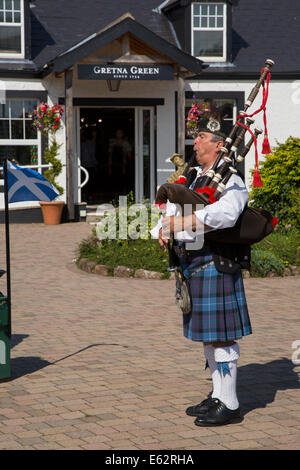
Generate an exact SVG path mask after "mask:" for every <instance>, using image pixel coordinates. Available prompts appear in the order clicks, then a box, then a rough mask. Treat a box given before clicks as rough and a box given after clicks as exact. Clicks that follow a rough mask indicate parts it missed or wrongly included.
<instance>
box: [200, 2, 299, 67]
mask: <svg viewBox="0 0 300 470" xmlns="http://www.w3.org/2000/svg"><path fill="white" fill-rule="evenodd" d="M232 26H233V31H232V59H233V64H234V68H229V69H228V70H225V69H224V68H216V67H212V66H211V67H209V68H208V69H206V71H204V72H203V73H204V74H211V73H212V72H216V73H220V72H224V71H225V72H227V73H235V72H237V73H249V72H255V71H257V70H258V67H262V66H263V64H264V60H265V59H267V58H270V59H273V60H274V61H275V66H274V69H273V71H274V74H275V73H282V74H284V73H291V72H298V73H299V72H300V60H299V57H300V1H299V0H239V2H238V5H237V6H233V8H232Z"/></svg>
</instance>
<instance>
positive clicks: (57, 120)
mask: <svg viewBox="0 0 300 470" xmlns="http://www.w3.org/2000/svg"><path fill="white" fill-rule="evenodd" d="M63 113H64V110H63V108H62V106H60V105H59V104H57V103H55V104H54V105H53V106H50V105H48V104H47V103H40V104H39V106H38V107H37V109H35V110H34V111H33V115H32V117H33V126H34V127H35V128H36V129H37V130H39V131H40V132H41V133H42V134H43V135H44V136H46V137H48V146H47V148H46V150H45V152H44V158H45V161H46V162H47V163H49V164H50V167H49V169H48V170H47V171H45V173H44V174H43V176H44V177H45V178H46V179H47V180H48V181H49V182H50V183H51V184H53V186H54V187H55V188H56V189H57V190H58V192H59V196H61V195H62V194H63V192H64V190H63V188H62V187H61V186H60V185H59V184H57V182H56V178H57V177H58V176H59V175H60V173H61V170H62V163H61V161H60V159H59V158H57V157H58V154H59V149H60V147H61V145H62V144H58V143H57V141H56V132H57V131H58V130H59V129H60V128H61V123H62V120H61V118H62V115H63ZM59 196H58V197H59ZM64 205H65V203H64V202H63V201H57V200H54V201H51V202H42V201H40V206H41V209H42V214H43V219H44V223H45V224H47V225H55V224H59V223H60V221H61V215H62V211H63V207H64Z"/></svg>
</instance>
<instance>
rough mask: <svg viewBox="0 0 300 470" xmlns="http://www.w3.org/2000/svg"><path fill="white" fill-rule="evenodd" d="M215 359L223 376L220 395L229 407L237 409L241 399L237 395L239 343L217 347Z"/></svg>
mask: <svg viewBox="0 0 300 470" xmlns="http://www.w3.org/2000/svg"><path fill="white" fill-rule="evenodd" d="M214 352H215V354H214V357H215V361H216V363H217V369H218V372H219V374H220V377H221V392H220V396H218V398H219V400H221V401H222V402H223V403H225V405H226V406H227V408H229V409H230V410H236V409H237V408H238V407H239V401H238V398H237V395H236V377H237V360H238V358H239V357H240V350H239V345H238V344H237V343H234V344H233V345H232V346H225V347H223V348H215V351H214Z"/></svg>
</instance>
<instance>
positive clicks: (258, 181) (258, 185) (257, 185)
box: [253, 168, 263, 188]
mask: <svg viewBox="0 0 300 470" xmlns="http://www.w3.org/2000/svg"><path fill="white" fill-rule="evenodd" d="M262 186H263V183H262V180H261V177H260V173H259V169H258V168H256V169H255V170H254V174H253V188H261V187H262Z"/></svg>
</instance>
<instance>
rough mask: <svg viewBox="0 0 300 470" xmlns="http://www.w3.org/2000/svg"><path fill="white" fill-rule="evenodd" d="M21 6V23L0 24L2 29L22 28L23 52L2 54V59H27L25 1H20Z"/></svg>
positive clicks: (0, 56) (0, 54) (0, 55)
mask: <svg viewBox="0 0 300 470" xmlns="http://www.w3.org/2000/svg"><path fill="white" fill-rule="evenodd" d="M20 5H21V22H20V23H6V22H5V23H4V22H0V28H2V27H4V28H9V27H11V26H20V30H21V52H20V53H18V52H1V49H0V58H1V59H2V58H11V59H24V57H25V37H24V36H25V28H24V0H20Z"/></svg>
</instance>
